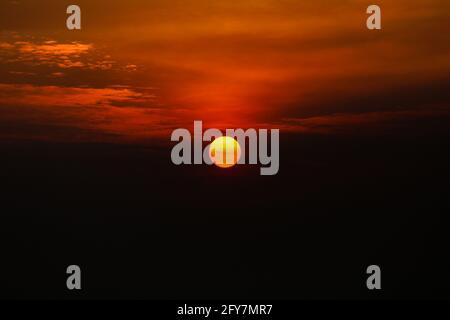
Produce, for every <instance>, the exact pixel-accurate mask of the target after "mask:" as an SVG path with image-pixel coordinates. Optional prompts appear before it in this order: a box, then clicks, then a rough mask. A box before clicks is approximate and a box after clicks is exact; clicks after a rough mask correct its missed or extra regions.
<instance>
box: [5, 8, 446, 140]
mask: <svg viewBox="0 0 450 320" xmlns="http://www.w3.org/2000/svg"><path fill="white" fill-rule="evenodd" d="M76 3H77V4H79V5H80V7H81V9H82V30H81V31H68V30H67V29H66V27H65V19H66V17H67V15H66V13H65V9H66V8H65V5H66V4H64V2H63V1H57V0H44V1H32V0H17V1H10V0H5V1H2V3H1V4H0V26H1V34H0V75H1V77H0V128H1V129H0V137H1V138H2V139H45V140H63V141H78V140H82V141H105V140H106V141H136V140H152V139H154V138H155V137H168V133H169V132H170V130H171V129H173V128H176V127H190V126H191V125H192V122H193V120H203V121H204V122H205V123H206V125H207V126H217V127H220V128H224V127H257V126H268V127H279V128H281V129H283V130H286V131H297V132H321V133H333V132H342V131H349V132H352V131H355V130H358V128H361V127H375V128H383V127H385V126H393V125H394V126H398V125H401V126H405V122H406V123H408V122H409V121H410V122H417V121H418V120H419V121H420V120H421V119H424V120H426V119H429V118H430V117H431V118H432V117H436V118H442V117H448V115H449V94H448V92H450V90H449V84H450V78H449V74H450V73H449V71H450V58H449V57H450V46H449V45H448V44H449V43H450V36H449V33H448V32H447V31H448V30H449V27H450V25H449V24H450V23H449V21H450V20H449V12H450V10H449V9H450V2H448V1H438V0H431V1H419V0H412V1H406V0H401V1H395V2H394V1H377V4H379V5H380V7H381V8H382V30H381V31H369V30H367V29H366V27H365V20H366V17H367V15H366V13H365V10H366V8H367V6H368V5H369V4H372V3H368V2H366V1H360V0H348V1H298V0H295V1H294V0H258V1H256V0H252V1H225V0H217V1H207V0H197V1H169V0H164V1H146V0H129V1H116V2H114V1H106V0H100V1H86V0H83V1H76Z"/></svg>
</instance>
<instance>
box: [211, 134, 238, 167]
mask: <svg viewBox="0 0 450 320" xmlns="http://www.w3.org/2000/svg"><path fill="white" fill-rule="evenodd" d="M209 157H210V158H211V160H212V162H213V163H214V164H215V165H216V166H218V167H220V168H229V167H232V166H234V165H235V164H236V163H237V162H238V161H239V159H240V158H241V146H240V145H239V142H237V141H236V140H235V139H233V138H231V137H219V138H217V139H215V140H214V141H213V142H212V143H211V145H210V147H209Z"/></svg>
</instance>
